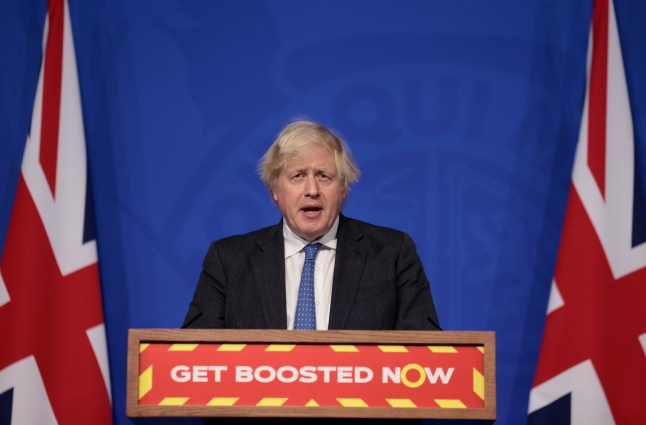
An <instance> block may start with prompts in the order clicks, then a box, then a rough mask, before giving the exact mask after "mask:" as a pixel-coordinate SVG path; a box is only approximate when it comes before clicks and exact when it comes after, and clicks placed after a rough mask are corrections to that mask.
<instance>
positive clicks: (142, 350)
mask: <svg viewBox="0 0 646 425" xmlns="http://www.w3.org/2000/svg"><path fill="white" fill-rule="evenodd" d="M148 347H150V344H148V343H144V344H139V352H140V353H143V352H144V350H145V349H146V348H148Z"/></svg>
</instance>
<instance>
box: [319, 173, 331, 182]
mask: <svg viewBox="0 0 646 425" xmlns="http://www.w3.org/2000/svg"><path fill="white" fill-rule="evenodd" d="M319 179H320V180H321V181H330V180H332V177H330V176H328V175H327V174H325V173H319Z"/></svg>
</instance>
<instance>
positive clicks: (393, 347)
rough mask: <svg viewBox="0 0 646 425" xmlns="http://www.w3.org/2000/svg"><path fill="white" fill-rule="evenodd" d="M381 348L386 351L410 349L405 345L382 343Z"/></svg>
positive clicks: (400, 351)
mask: <svg viewBox="0 0 646 425" xmlns="http://www.w3.org/2000/svg"><path fill="white" fill-rule="evenodd" d="M379 349H380V350H381V351H383V352H384V353H408V349H407V348H406V347H404V346H403V345H380V346H379Z"/></svg>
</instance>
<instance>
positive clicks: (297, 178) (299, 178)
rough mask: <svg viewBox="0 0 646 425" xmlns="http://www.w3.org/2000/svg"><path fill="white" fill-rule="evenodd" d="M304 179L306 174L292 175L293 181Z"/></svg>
mask: <svg viewBox="0 0 646 425" xmlns="http://www.w3.org/2000/svg"><path fill="white" fill-rule="evenodd" d="M303 177H305V174H304V173H302V172H298V173H295V174H294V175H292V177H291V180H302V179H303Z"/></svg>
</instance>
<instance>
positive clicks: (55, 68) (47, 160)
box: [39, 0, 65, 196]
mask: <svg viewBox="0 0 646 425" xmlns="http://www.w3.org/2000/svg"><path fill="white" fill-rule="evenodd" d="M48 20H49V30H48V34H47V44H46V47H45V65H44V72H43V77H44V78H43V79H44V84H43V111H42V124H41V132H40V134H41V136H40V137H41V144H40V157H39V159H40V164H41V166H42V167H43V172H44V173H45V178H46V179H47V183H48V184H49V188H50V190H51V191H52V195H53V196H55V195H56V163H57V155H58V132H59V124H60V116H61V114H60V109H61V78H62V74H63V30H64V25H65V2H64V1H61V0H49V15H48Z"/></svg>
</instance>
